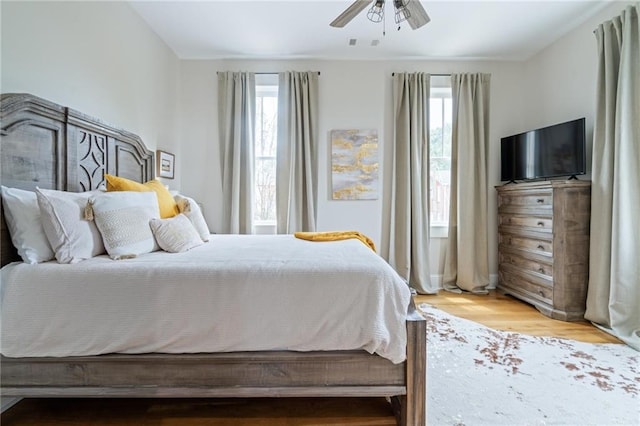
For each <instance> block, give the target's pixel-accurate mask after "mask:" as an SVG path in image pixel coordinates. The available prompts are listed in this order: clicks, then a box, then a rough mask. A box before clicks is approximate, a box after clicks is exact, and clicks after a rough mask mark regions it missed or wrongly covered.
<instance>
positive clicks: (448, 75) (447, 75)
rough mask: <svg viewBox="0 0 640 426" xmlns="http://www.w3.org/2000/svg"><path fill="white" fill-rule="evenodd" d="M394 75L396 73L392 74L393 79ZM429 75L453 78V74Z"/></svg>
mask: <svg viewBox="0 0 640 426" xmlns="http://www.w3.org/2000/svg"><path fill="white" fill-rule="evenodd" d="M394 75H396V73H395V72H392V73H391V77H393V76H394ZM429 75H432V76H434V77H451V74H429Z"/></svg>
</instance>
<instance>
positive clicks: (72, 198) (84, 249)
mask: <svg viewBox="0 0 640 426" xmlns="http://www.w3.org/2000/svg"><path fill="white" fill-rule="evenodd" d="M100 193H102V192H98V191H92V192H64V191H54V190H51V189H41V188H37V189H36V196H37V198H38V205H39V206H40V217H41V220H42V226H43V228H44V233H45V235H46V236H47V239H48V240H49V244H51V248H52V249H53V251H54V253H55V256H56V260H57V261H58V263H76V262H80V261H81V260H84V259H91V258H92V257H94V256H97V255H99V254H102V253H104V251H105V249H104V244H103V243H102V236H101V235H100V231H98V228H97V227H96V224H95V223H94V222H91V221H88V220H85V219H84V208H85V206H86V205H87V201H88V200H89V197H91V196H94V195H97V194H100Z"/></svg>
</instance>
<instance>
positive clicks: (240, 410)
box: [0, 291, 619, 426]
mask: <svg viewBox="0 0 640 426" xmlns="http://www.w3.org/2000/svg"><path fill="white" fill-rule="evenodd" d="M415 300H416V304H417V305H419V304H420V303H428V304H431V305H434V306H437V307H439V308H440V309H442V310H444V311H446V312H449V313H451V314H453V315H457V316H460V317H463V318H467V319H470V320H473V321H476V322H479V323H482V324H485V325H487V326H489V327H493V328H496V329H501V330H509V331H517V332H521V333H525V334H531V335H537V336H557V337H565V338H571V339H575V340H581V341H584V342H592V343H619V341H618V340H617V339H615V338H614V337H612V336H610V335H609V334H606V333H604V332H602V331H600V330H598V329H597V328H595V327H593V326H592V325H591V324H589V323H587V322H571V323H569V322H563V321H557V320H553V319H550V318H547V317H545V316H544V315H542V314H540V313H539V312H538V311H537V310H536V309H535V308H533V307H532V306H530V305H528V304H525V303H523V302H520V301H519V300H517V299H514V298H512V297H509V296H504V295H501V294H497V293H496V292H491V293H490V294H489V295H485V296H478V295H469V294H462V295H458V294H453V293H447V292H444V291H442V292H440V294H438V295H435V296H416V298H415ZM0 420H1V423H2V425H3V426H36V425H37V426H61V425H69V426H80V425H83V426H84V425H93V426H103V425H110V426H124V425H140V426H145V425H154V426H160V425H161V426H178V425H179V426H203V425H211V426H223V425H224V426H226V425H234V426H235V425H252V426H275V425H360V426H364V425H376V426H382V425H395V419H394V417H393V415H392V413H391V409H390V407H389V404H387V402H386V401H385V399H383V398H289V399H267V398H265V399H231V400H229V399H225V400H220V399H217V400H215V399H142V400H135V399H70V398H69V399H67V398H65V399H49V400H37V399H25V400H23V401H21V402H19V403H18V404H16V405H15V406H14V407H12V408H10V409H9V410H7V411H6V412H5V413H3V414H2V416H1V418H0Z"/></svg>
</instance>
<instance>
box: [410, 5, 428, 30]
mask: <svg viewBox="0 0 640 426" xmlns="http://www.w3.org/2000/svg"><path fill="white" fill-rule="evenodd" d="M406 8H407V10H409V13H410V14H411V15H410V16H409V18H407V22H408V23H409V25H410V26H411V28H412V29H414V30H415V29H417V28H420V27H421V26H423V25H424V24H426V23H427V22H429V21H430V20H431V18H429V15H427V11H426V10H424V7H422V5H421V4H420V0H409V1H408V2H407V6H406Z"/></svg>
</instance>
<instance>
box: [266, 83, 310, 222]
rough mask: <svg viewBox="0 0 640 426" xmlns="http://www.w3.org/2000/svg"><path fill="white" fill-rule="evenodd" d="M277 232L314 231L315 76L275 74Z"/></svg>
mask: <svg viewBox="0 0 640 426" xmlns="http://www.w3.org/2000/svg"><path fill="white" fill-rule="evenodd" d="M277 143H278V147H277V154H276V164H277V171H276V188H277V191H276V217H277V232H278V233H279V234H292V233H294V232H298V231H315V230H316V220H317V198H318V159H317V157H318V73H317V72H311V71H309V72H293V71H287V72H283V73H280V74H279V88H278V142H277Z"/></svg>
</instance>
